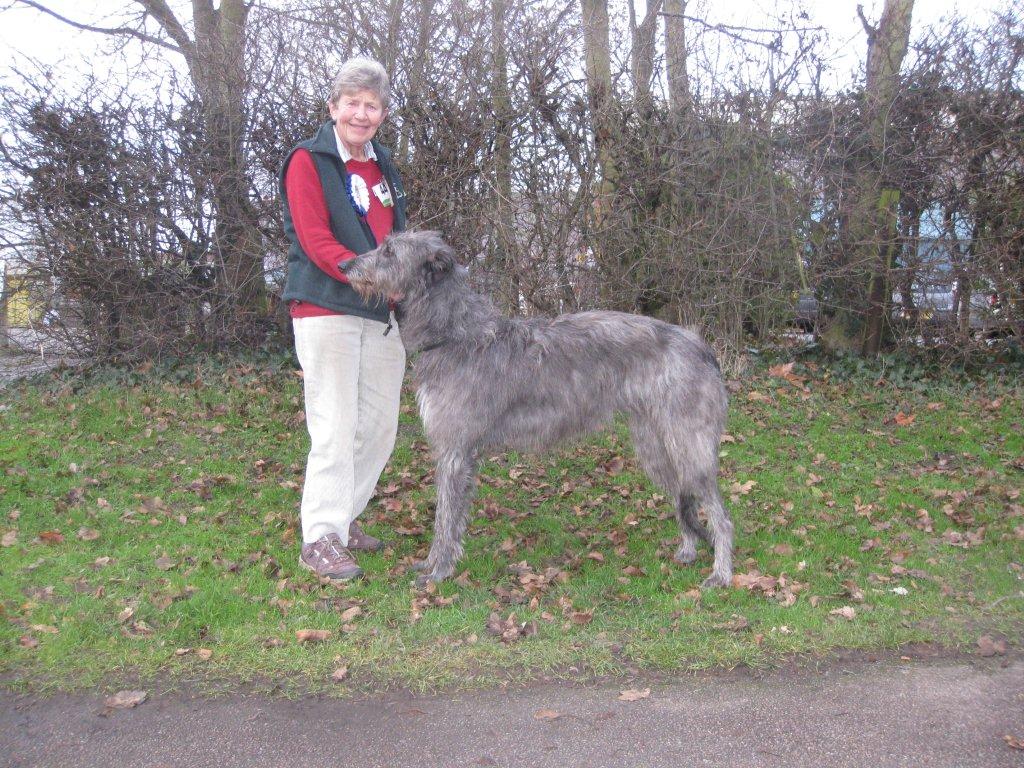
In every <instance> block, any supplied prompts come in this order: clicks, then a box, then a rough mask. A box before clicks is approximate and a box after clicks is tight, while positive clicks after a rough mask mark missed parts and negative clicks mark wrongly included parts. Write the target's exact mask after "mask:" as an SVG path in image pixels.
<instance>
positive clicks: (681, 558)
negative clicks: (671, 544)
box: [672, 547, 697, 565]
mask: <svg viewBox="0 0 1024 768" xmlns="http://www.w3.org/2000/svg"><path fill="white" fill-rule="evenodd" d="M696 559H697V548H696V547H690V548H685V547H679V549H677V550H676V553H675V554H674V555H672V560H674V561H675V562H677V563H679V565H691V564H693V562H694V561H695V560H696Z"/></svg>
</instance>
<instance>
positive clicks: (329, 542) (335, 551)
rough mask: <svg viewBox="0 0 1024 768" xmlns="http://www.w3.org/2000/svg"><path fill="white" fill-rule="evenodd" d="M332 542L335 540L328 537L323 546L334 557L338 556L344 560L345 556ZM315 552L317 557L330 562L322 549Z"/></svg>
mask: <svg viewBox="0 0 1024 768" xmlns="http://www.w3.org/2000/svg"><path fill="white" fill-rule="evenodd" d="M334 542H335V540H334V539H328V540H327V543H326V544H325V545H324V546H326V547H327V548H328V549H329V550H330V551H331V552H332V553H333V554H334V555H335V556H336V557H338V558H339V559H341V560H345V559H346V558H345V556H344V555H342V554H341V551H340V550H339V549H338V548H337V547H336V546H335V545H334ZM343 549H344V547H343ZM316 554H317V557H319V558H320V559H321V560H323V561H324V562H325V563H330V562H331V561H330V560H329V559H328V558H327V556H326V555H325V554H324V553H323V552H322V551H321V552H317V553H316Z"/></svg>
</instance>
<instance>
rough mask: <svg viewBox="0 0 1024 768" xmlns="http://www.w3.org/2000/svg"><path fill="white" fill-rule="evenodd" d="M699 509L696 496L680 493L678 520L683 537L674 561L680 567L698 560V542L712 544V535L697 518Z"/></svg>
mask: <svg viewBox="0 0 1024 768" xmlns="http://www.w3.org/2000/svg"><path fill="white" fill-rule="evenodd" d="M698 508H699V506H698V503H697V499H696V498H695V497H694V496H692V495H690V494H688V493H680V494H679V495H678V496H677V497H676V520H677V521H678V522H679V534H680V536H681V537H682V542H681V543H680V544H679V548H678V549H677V550H676V553H675V555H674V556H673V557H672V559H673V560H675V561H676V562H677V563H679V564H680V565H689V564H690V563H692V562H693V561H694V560H696V559H697V542H698V541H700V540H703V541H706V542H707V543H708V544H711V543H712V542H711V534H709V533H708V529H707V528H705V527H704V524H703V523H702V522H701V521H700V519H698V517H697V510H698ZM712 546H713V545H712Z"/></svg>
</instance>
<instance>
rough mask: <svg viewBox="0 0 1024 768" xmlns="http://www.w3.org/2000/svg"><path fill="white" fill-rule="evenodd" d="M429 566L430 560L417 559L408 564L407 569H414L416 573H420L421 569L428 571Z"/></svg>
mask: <svg viewBox="0 0 1024 768" xmlns="http://www.w3.org/2000/svg"><path fill="white" fill-rule="evenodd" d="M430 567H431V566H430V561H428V560H417V561H416V562H415V563H413V564H412V565H410V566H409V569H410V570H412V571H416V572H417V573H422V572H423V571H429V570H430Z"/></svg>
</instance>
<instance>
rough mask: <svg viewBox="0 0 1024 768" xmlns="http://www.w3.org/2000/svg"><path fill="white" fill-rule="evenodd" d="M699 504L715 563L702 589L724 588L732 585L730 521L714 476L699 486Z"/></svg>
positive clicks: (731, 532) (731, 530)
mask: <svg viewBox="0 0 1024 768" xmlns="http://www.w3.org/2000/svg"><path fill="white" fill-rule="evenodd" d="M700 503H701V505H702V506H703V507H704V511H705V512H706V513H707V516H708V528H709V530H710V533H711V543H712V546H714V548H715V563H714V566H712V569H711V575H710V576H708V577H707V578H706V579H705V580H704V583H703V584H702V585H701V586H703V587H726V586H729V584H731V583H732V537H733V526H732V520H730V519H729V512H728V510H727V509H726V508H725V503H724V502H723V501H722V494H721V493H719V492H718V482H717V480H716V478H715V477H714V476H712V477H708V478H706V479H705V481H704V483H703V484H702V486H701V495H700Z"/></svg>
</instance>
